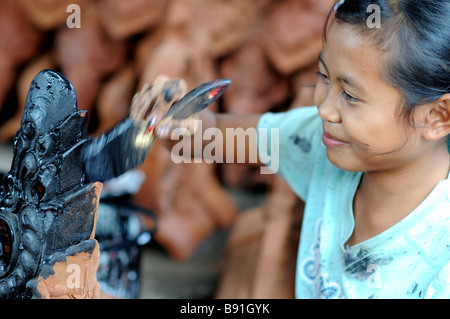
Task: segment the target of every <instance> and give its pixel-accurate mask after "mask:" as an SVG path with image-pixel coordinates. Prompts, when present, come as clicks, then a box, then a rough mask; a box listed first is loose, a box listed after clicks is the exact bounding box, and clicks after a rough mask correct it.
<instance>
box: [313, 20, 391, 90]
mask: <svg viewBox="0 0 450 319" xmlns="http://www.w3.org/2000/svg"><path fill="white" fill-rule="evenodd" d="M369 37H370V33H365V34H363V33H362V32H359V31H358V30H357V29H356V28H355V27H354V26H352V25H348V24H346V23H332V25H331V26H330V30H329V33H328V36H327V40H326V42H325V45H324V48H323V50H322V52H321V54H320V58H321V62H322V63H323V64H325V65H324V66H325V67H326V68H327V71H328V72H329V73H330V74H329V75H330V76H331V77H332V78H336V79H348V80H349V81H343V82H353V83H357V84H358V86H360V87H363V88H364V90H360V91H364V93H367V94H368V95H369V96H368V97H369V98H370V97H372V98H373V99H375V98H376V96H377V95H380V94H389V95H391V94H395V95H398V90H397V89H395V88H393V87H392V86H391V85H390V84H388V82H387V81H386V78H385V76H384V74H385V53H384V52H383V51H382V50H380V49H378V48H377V46H376V45H375V44H374V43H373V42H372V41H371V40H370V38H369Z"/></svg>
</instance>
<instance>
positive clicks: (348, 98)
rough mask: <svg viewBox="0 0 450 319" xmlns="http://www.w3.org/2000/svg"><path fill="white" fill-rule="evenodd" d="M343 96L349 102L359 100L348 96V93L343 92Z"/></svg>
mask: <svg viewBox="0 0 450 319" xmlns="http://www.w3.org/2000/svg"><path fill="white" fill-rule="evenodd" d="M342 95H343V96H344V99H346V100H347V101H349V102H358V101H359V99H357V98H356V97H354V96H352V95H350V94H348V93H347V92H345V91H343V92H342Z"/></svg>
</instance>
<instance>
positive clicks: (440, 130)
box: [422, 93, 450, 140]
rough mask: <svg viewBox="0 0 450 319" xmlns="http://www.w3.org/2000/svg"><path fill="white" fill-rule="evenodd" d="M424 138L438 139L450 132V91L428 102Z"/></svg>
mask: <svg viewBox="0 0 450 319" xmlns="http://www.w3.org/2000/svg"><path fill="white" fill-rule="evenodd" d="M427 111H428V112H427V114H426V115H425V119H424V120H425V127H424V130H423V133H422V135H423V138H424V139H426V140H438V139H440V138H442V137H445V136H447V135H449V134H450V93H448V94H444V95H443V96H441V97H440V98H439V99H437V100H436V101H434V102H432V103H430V104H428V107H427Z"/></svg>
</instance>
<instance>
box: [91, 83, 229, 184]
mask: <svg viewBox="0 0 450 319" xmlns="http://www.w3.org/2000/svg"><path fill="white" fill-rule="evenodd" d="M230 84H231V81H230V80H228V79H217V80H213V81H210V82H207V83H204V84H202V85H200V86H198V87H196V88H195V89H193V90H191V91H190V92H188V93H187V94H186V95H185V96H184V97H183V98H182V99H181V100H179V101H177V102H175V103H174V104H173V105H172V106H171V107H170V109H169V111H168V112H167V113H166V115H165V116H164V117H163V118H162V120H161V121H159V122H157V123H151V124H149V123H148V122H147V121H145V120H137V119H131V118H130V117H128V118H126V119H125V120H124V121H122V122H121V123H119V124H118V125H116V126H115V127H114V128H113V129H112V130H111V131H110V132H108V133H106V134H103V135H101V136H100V137H98V138H95V139H88V140H86V142H85V143H84V146H83V149H82V161H83V162H84V165H85V171H86V177H87V179H88V180H89V181H100V182H105V181H107V180H109V179H112V178H114V177H117V176H120V175H121V174H123V173H125V172H126V171H128V170H131V169H133V168H135V167H137V166H139V165H141V164H142V163H143V162H144V160H145V158H146V156H147V154H148V151H149V150H150V148H151V146H152V145H153V143H154V142H155V140H156V134H155V130H156V129H157V127H158V125H159V123H161V122H163V121H164V122H167V121H170V120H172V119H173V120H182V119H187V118H189V117H191V116H193V115H195V114H197V113H199V112H200V111H202V110H203V109H205V108H206V107H208V106H209V105H211V104H212V103H213V102H215V101H216V100H217V99H218V98H219V97H220V96H221V95H222V94H223V93H224V92H225V90H226V89H227V88H228V86H229V85H230Z"/></svg>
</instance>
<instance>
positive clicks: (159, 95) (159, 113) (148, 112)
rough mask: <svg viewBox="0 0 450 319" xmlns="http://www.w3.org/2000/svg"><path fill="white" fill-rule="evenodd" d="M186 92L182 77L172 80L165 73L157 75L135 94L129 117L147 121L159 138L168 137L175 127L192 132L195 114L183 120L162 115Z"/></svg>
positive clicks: (194, 126)
mask: <svg viewBox="0 0 450 319" xmlns="http://www.w3.org/2000/svg"><path fill="white" fill-rule="evenodd" d="M187 92H188V87H187V85H186V82H185V81H184V80H183V79H175V80H172V79H170V78H169V77H168V76H166V75H159V76H158V77H157V78H156V79H155V81H154V82H153V83H151V84H150V83H146V84H145V85H144V87H143V88H142V90H141V91H140V92H138V93H136V94H135V96H134V97H133V100H132V103H131V109H130V117H131V118H133V119H138V120H144V121H147V122H148V124H149V125H150V127H152V128H155V130H154V131H155V133H156V135H157V136H158V137H159V138H161V139H169V138H170V136H171V134H172V132H173V131H174V130H176V129H179V130H183V131H182V132H185V133H187V132H189V133H190V134H194V133H195V130H196V125H195V123H198V122H196V121H195V119H198V117H196V116H192V117H189V118H187V119H183V120H165V119H164V116H165V115H166V113H167V111H168V110H169V109H170V107H171V106H172V105H173V104H174V103H175V102H177V101H179V100H180V99H181V98H182V97H183V96H185V95H186V93H187Z"/></svg>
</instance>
